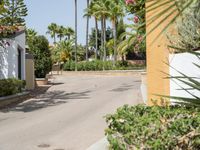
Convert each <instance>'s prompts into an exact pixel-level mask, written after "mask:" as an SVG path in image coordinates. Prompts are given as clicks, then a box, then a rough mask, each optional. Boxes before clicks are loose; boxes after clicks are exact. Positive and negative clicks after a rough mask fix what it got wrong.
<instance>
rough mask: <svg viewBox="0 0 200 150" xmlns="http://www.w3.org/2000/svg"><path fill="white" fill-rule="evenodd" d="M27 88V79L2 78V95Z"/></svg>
mask: <svg viewBox="0 0 200 150" xmlns="http://www.w3.org/2000/svg"><path fill="white" fill-rule="evenodd" d="M23 88H25V81H22V80H18V79H2V80H0V97H2V96H8V95H13V94H17V93H20V92H21V91H22V89H23Z"/></svg>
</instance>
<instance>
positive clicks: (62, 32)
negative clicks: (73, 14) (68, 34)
mask: <svg viewBox="0 0 200 150" xmlns="http://www.w3.org/2000/svg"><path fill="white" fill-rule="evenodd" d="M64 36H65V27H63V26H58V28H57V37H58V38H59V39H60V41H62V38H63V37H64Z"/></svg>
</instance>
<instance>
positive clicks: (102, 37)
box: [101, 17, 104, 60]
mask: <svg viewBox="0 0 200 150" xmlns="http://www.w3.org/2000/svg"><path fill="white" fill-rule="evenodd" d="M103 27H104V23H103V17H102V18H101V50H103V47H104V40H103V39H104V28H103ZM101 58H102V60H103V59H104V57H103V56H102V55H101Z"/></svg>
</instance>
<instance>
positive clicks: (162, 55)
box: [146, 2, 172, 105]
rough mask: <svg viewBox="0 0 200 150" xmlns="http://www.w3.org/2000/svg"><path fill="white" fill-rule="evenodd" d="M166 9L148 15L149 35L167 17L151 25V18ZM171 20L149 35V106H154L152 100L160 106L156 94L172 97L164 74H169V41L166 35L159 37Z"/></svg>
mask: <svg viewBox="0 0 200 150" xmlns="http://www.w3.org/2000/svg"><path fill="white" fill-rule="evenodd" d="M150 3H151V2H148V3H147V4H146V7H148V6H149V4H150ZM164 7H167V6H163V7H162V8H159V9H156V10H155V11H154V12H152V11H151V12H147V13H146V21H147V26H146V29H147V33H148V32H150V31H151V29H152V28H153V27H155V25H156V24H157V23H158V22H160V21H161V20H162V19H163V18H164V17H165V16H162V17H161V18H157V19H156V21H154V22H153V23H152V24H149V23H150V18H151V17H152V16H153V15H155V14H156V13H158V12H160V11H161V10H163V8H164ZM171 17H172V16H171ZM169 19H170V18H169ZM169 19H168V20H166V21H165V22H164V23H162V24H160V25H159V27H157V28H156V30H155V31H153V32H152V33H150V34H147V91H148V93H147V95H148V104H149V105H152V104H153V103H152V99H153V100H158V104H160V98H159V97H158V96H156V95H155V94H161V95H170V83H169V80H168V79H164V78H165V77H166V75H165V74H164V73H163V72H165V73H167V74H168V73H169V66H167V65H166V64H165V63H166V62H168V58H169V50H168V48H167V45H168V40H167V38H166V34H165V33H163V34H162V35H161V36H160V37H158V35H159V34H160V33H161V31H162V30H163V28H164V27H165V26H166V24H168V22H169Z"/></svg>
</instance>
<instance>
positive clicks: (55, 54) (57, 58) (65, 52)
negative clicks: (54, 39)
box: [52, 40, 73, 63]
mask: <svg viewBox="0 0 200 150" xmlns="http://www.w3.org/2000/svg"><path fill="white" fill-rule="evenodd" d="M72 51H73V41H71V40H69V41H61V42H59V43H58V44H57V45H56V46H55V47H53V48H52V59H53V61H54V63H61V62H66V61H68V60H70V59H71V58H72Z"/></svg>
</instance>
